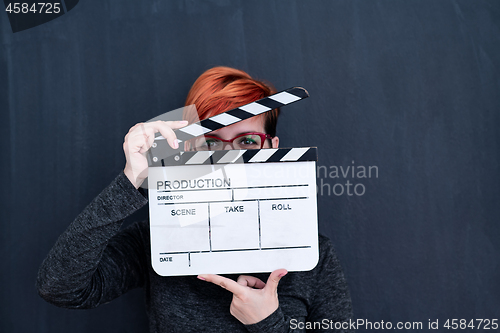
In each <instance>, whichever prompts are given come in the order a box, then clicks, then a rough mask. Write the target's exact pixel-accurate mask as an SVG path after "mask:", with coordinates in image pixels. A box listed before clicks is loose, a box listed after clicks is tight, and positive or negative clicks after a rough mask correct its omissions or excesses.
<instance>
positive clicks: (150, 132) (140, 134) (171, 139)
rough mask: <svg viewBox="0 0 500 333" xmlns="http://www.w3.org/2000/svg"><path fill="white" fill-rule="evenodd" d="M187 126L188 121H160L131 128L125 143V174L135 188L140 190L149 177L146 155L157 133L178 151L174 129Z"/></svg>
mask: <svg viewBox="0 0 500 333" xmlns="http://www.w3.org/2000/svg"><path fill="white" fill-rule="evenodd" d="M187 124H188V122H187V121H186V120H181V121H161V120H158V121H154V122H150V123H139V124H136V125H135V126H133V127H132V128H130V130H129V131H128V133H127V135H126V136H125V140H124V142H123V151H124V152H125V158H126V159H127V163H126V164H125V169H124V170H123V172H124V173H125V175H126V176H127V178H128V179H129V180H130V182H131V183H132V184H133V185H134V186H135V188H139V186H141V184H142V182H143V181H144V179H146V177H147V176H148V160H147V159H146V153H147V151H148V150H149V148H151V145H152V144H153V142H154V139H155V133H157V132H160V133H161V135H162V136H163V137H164V138H165V139H167V141H168V144H169V145H170V147H172V148H174V149H177V148H179V142H178V141H177V137H176V136H175V133H174V129H178V128H181V127H184V126H186V125H187Z"/></svg>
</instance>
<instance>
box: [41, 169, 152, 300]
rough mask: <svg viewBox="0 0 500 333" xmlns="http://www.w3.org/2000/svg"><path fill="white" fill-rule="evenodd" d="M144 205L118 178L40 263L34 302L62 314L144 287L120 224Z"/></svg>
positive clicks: (138, 258)
mask: <svg viewBox="0 0 500 333" xmlns="http://www.w3.org/2000/svg"><path fill="white" fill-rule="evenodd" d="M146 203H147V199H146V198H145V197H144V196H143V195H142V194H141V193H140V192H139V191H138V190H137V189H136V188H135V187H134V186H133V185H132V184H131V183H130V181H129V180H128V178H127V177H126V176H125V174H124V173H123V172H121V173H120V174H119V175H118V176H117V177H116V178H115V179H114V180H113V181H112V182H111V184H110V185H109V186H108V187H106V188H105V189H104V190H103V191H102V192H101V193H100V194H99V195H98V196H97V197H96V198H95V199H94V200H93V201H92V202H91V203H90V204H89V205H88V206H87V207H86V208H85V209H84V210H83V212H82V213H81V214H80V215H78V217H77V218H76V219H75V220H74V221H73V223H71V225H70V226H69V227H68V228H67V229H66V231H65V232H64V233H63V234H62V235H61V236H60V237H59V238H58V240H57V242H56V244H55V245H54V246H53V247H52V249H51V250H50V252H49V254H48V255H47V257H46V258H45V260H44V261H43V263H42V265H41V267H40V269H39V271H38V278H37V282H36V285H37V288H38V292H39V294H40V296H41V297H42V298H44V299H45V300H46V301H48V302H49V303H52V304H54V305H57V306H61V307H66V308H82V309H83V308H93V307H96V306H98V305H99V304H102V303H106V302H109V301H110V300H112V299H114V298H116V297H118V296H120V295H121V294H123V293H124V292H126V291H128V290H130V289H132V288H135V287H139V286H141V285H143V284H144V273H143V272H144V271H145V268H144V267H143V265H145V262H146V260H145V258H143V256H144V253H143V252H144V251H141V244H140V240H139V236H138V235H137V233H134V230H133V228H127V229H126V230H124V231H122V232H120V234H118V235H117V233H118V231H119V229H120V226H121V224H122V222H123V219H124V218H126V217H127V216H129V215H131V214H132V213H134V212H135V211H136V210H137V209H139V208H141V207H143V206H144V205H145V204H146Z"/></svg>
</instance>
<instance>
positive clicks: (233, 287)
mask: <svg viewBox="0 0 500 333" xmlns="http://www.w3.org/2000/svg"><path fill="white" fill-rule="evenodd" d="M287 273H288V272H287V270H286V269H283V268H281V269H277V270H275V271H274V272H272V273H271V275H269V278H268V279H267V283H264V282H262V280H260V279H258V278H256V277H253V276H248V275H240V276H239V277H238V280H237V281H233V280H231V279H228V278H225V277H223V276H220V275H215V274H201V275H198V278H199V279H201V280H204V281H208V282H212V283H214V284H216V285H219V286H221V287H222V288H224V289H227V290H229V291H230V292H232V293H233V301H232V302H231V307H230V312H231V314H232V315H233V316H234V317H235V318H236V319H238V320H239V321H241V322H242V323H243V324H245V325H250V324H255V323H258V322H259V321H261V320H263V319H265V318H267V317H268V316H269V315H270V314H271V313H273V312H274V311H276V309H277V308H278V306H279V301H278V283H279V282H280V280H281V278H282V277H283V276H285V275H286V274H287Z"/></svg>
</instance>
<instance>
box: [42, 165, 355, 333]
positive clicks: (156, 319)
mask: <svg viewBox="0 0 500 333" xmlns="http://www.w3.org/2000/svg"><path fill="white" fill-rule="evenodd" d="M146 204H147V199H146V198H145V197H144V196H143V195H142V194H141V193H140V192H139V191H138V190H137V189H135V187H134V186H133V185H132V184H131V183H130V181H129V180H128V179H127V177H126V176H125V175H124V174H123V172H122V173H120V174H119V175H118V177H116V179H115V180H113V182H111V184H110V185H109V186H108V187H107V188H105V189H104V190H103V191H102V192H101V193H100V194H99V195H98V196H97V197H96V198H95V199H94V200H93V201H92V202H91V203H90V204H89V205H88V206H87V207H86V208H85V210H84V211H83V212H82V213H81V214H80V215H79V216H78V217H77V218H76V219H75V221H74V222H73V223H72V224H71V225H70V226H69V227H68V229H67V230H66V231H65V232H64V233H63V234H62V235H61V236H60V237H59V239H58V240H57V242H56V244H55V245H54V247H53V248H52V249H51V251H50V252H49V254H48V256H47V258H46V259H45V260H44V262H43V263H42V266H41V267H40V270H39V272H38V279H37V287H38V291H39V294H40V296H41V297H43V298H44V299H45V300H46V301H48V302H50V303H52V304H54V305H57V306H60V307H65V308H73V309H89V308H94V307H96V306H98V305H100V304H103V303H106V302H109V301H111V300H113V299H114V298H116V297H118V296H120V295H122V294H123V293H125V292H127V291H128V290H131V289H133V288H137V287H142V288H144V290H145V296H146V304H147V305H146V307H147V309H146V310H147V313H148V317H149V323H150V331H151V332H300V331H302V330H299V327H302V324H300V323H306V322H310V324H309V325H313V324H314V322H318V323H321V322H322V321H323V323H324V322H328V323H330V321H332V322H342V321H349V319H350V318H352V309H351V297H350V295H349V290H348V288H347V284H346V281H345V279H344V275H343V273H342V269H341V267H340V263H339V261H338V259H337V257H336V255H335V251H334V249H333V246H332V244H331V242H330V241H329V240H328V238H326V237H324V236H322V235H320V237H319V242H320V247H319V248H320V257H319V258H320V259H319V263H318V265H317V266H316V268H314V269H313V270H311V271H309V272H289V273H288V274H287V275H286V276H284V277H283V278H282V279H281V281H280V283H279V286H278V297H279V304H280V305H279V308H278V309H277V310H276V311H275V312H274V313H272V314H271V315H270V316H269V317H267V318H265V319H264V320H262V321H260V322H258V323H256V324H253V325H244V324H242V323H241V322H239V321H238V320H237V319H236V318H234V317H233V316H232V315H231V314H230V313H229V306H230V304H231V299H232V294H231V293H230V292H229V291H227V290H225V289H223V288H221V287H219V286H216V285H214V284H212V283H208V282H205V281H200V280H198V279H197V278H196V276H181V277H163V276H159V275H158V274H156V273H155V272H154V271H153V268H152V267H151V253H150V235H149V224H148V222H147V221H144V222H140V223H135V224H132V225H130V226H129V227H127V228H125V229H123V230H120V226H121V224H122V221H123V219H124V218H126V217H127V216H129V215H131V214H132V213H134V212H135V211H136V210H137V209H139V208H141V207H143V206H144V205H146ZM251 275H253V276H256V277H258V278H260V279H261V280H262V281H264V282H265V281H266V280H267V277H268V276H269V274H251ZM224 276H226V277H229V278H231V279H234V280H236V279H237V277H238V275H224ZM318 325H319V324H316V327H318ZM329 325H330V324H329ZM330 327H333V324H332V325H331V326H329V327H328V329H323V330H325V331H328V332H335V331H336V330H332V329H331V328H330ZM315 331H321V329H317V330H315ZM338 332H344V331H342V330H340V331H338Z"/></svg>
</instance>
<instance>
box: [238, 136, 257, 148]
mask: <svg viewBox="0 0 500 333" xmlns="http://www.w3.org/2000/svg"><path fill="white" fill-rule="evenodd" d="M238 145H240V146H257V145H259V143H258V142H257V140H256V139H254V138H253V137H252V136H244V137H241V138H239V139H238Z"/></svg>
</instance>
